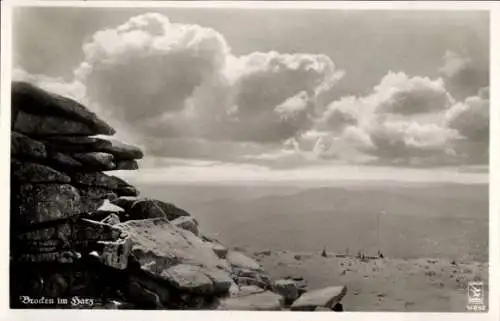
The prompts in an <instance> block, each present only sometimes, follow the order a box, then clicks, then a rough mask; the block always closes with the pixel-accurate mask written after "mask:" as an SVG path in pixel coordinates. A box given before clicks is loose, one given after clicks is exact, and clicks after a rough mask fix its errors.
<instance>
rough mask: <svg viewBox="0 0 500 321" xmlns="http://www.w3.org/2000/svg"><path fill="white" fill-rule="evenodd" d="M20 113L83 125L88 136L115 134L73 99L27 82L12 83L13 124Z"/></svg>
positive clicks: (109, 127)
mask: <svg viewBox="0 0 500 321" xmlns="http://www.w3.org/2000/svg"><path fill="white" fill-rule="evenodd" d="M20 111H23V112H26V113H31V114H37V115H41V116H57V117H60V118H61V119H69V120H74V121H76V122H81V123H84V124H86V126H87V127H88V128H89V130H90V132H91V133H90V134H88V135H97V134H103V135H113V134H114V133H115V130H114V129H113V128H112V127H111V126H109V125H108V124H107V123H106V122H104V121H103V120H101V119H100V118H99V117H97V115H96V114H95V113H93V112H91V111H90V110H88V109H87V108H86V107H85V106H83V105H82V104H80V103H78V102H76V101H75V100H73V99H70V98H66V97H63V96H60V95H57V94H53V93H49V92H47V91H45V90H43V89H40V88H38V87H36V86H34V85H32V84H30V83H27V82H13V83H12V118H13V119H12V120H13V122H16V121H17V118H18V117H19V114H18V113H19V112H20ZM60 126H62V124H60ZM76 134H78V133H76Z"/></svg>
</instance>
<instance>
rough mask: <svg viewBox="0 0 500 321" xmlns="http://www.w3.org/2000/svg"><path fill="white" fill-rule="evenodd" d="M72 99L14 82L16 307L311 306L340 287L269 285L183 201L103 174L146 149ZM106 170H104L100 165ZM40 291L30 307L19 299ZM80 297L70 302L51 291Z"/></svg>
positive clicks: (130, 163) (328, 300) (331, 298)
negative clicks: (145, 194) (147, 194)
mask: <svg viewBox="0 0 500 321" xmlns="http://www.w3.org/2000/svg"><path fill="white" fill-rule="evenodd" d="M114 133H115V130H114V129H113V128H112V127H111V126H109V125H108V124H107V123H106V122H104V121H103V120H101V119H99V118H98V117H97V115H95V114H94V113H92V112H90V111H89V110H87V109H86V108H85V107H84V106H83V105H81V104H80V103H78V102H76V101H74V100H71V99H69V98H65V97H61V96H59V95H55V94H52V93H49V92H46V91H44V90H42V89H39V88H37V87H35V86H33V85H31V84H28V83H23V82H15V83H13V85H12V132H11V155H12V158H11V213H10V218H11V220H10V222H11V244H10V245H11V247H10V248H11V251H10V258H11V262H10V268H11V270H10V275H11V282H10V284H11V293H10V294H11V306H12V307H13V308H105V309H122V308H127V309H220V310H282V309H286V308H287V307H288V306H290V305H291V308H292V309H297V310H304V309H306V310H309V309H311V306H312V305H318V306H326V307H330V305H332V304H334V303H336V302H338V301H339V300H340V298H341V296H342V295H343V294H342V293H344V294H345V291H344V292H342V291H340V292H339V291H337V290H332V289H327V290H324V291H323V292H312V293H308V292H306V293H305V294H304V292H305V291H306V290H305V285H304V284H303V282H302V280H296V279H286V280H279V281H276V282H274V281H273V280H272V279H271V278H270V277H269V275H267V274H266V273H265V272H264V271H263V268H262V266H261V265H260V264H259V263H257V262H256V261H255V260H254V259H253V258H251V257H249V256H247V255H245V254H243V253H241V252H239V251H236V250H229V249H228V248H227V247H226V246H224V245H223V244H221V243H219V242H218V241H215V240H212V239H210V238H208V237H207V236H205V235H204V234H203V230H202V228H201V227H200V226H199V223H198V221H197V220H196V219H195V218H194V217H193V216H191V215H190V213H188V212H186V211H185V210H183V209H181V208H178V207H177V206H175V205H174V204H171V203H167V202H163V201H160V200H154V199H148V198H140V197H138V195H139V191H138V190H137V189H136V188H135V187H134V186H131V185H129V184H128V183H127V182H126V181H124V180H122V179H120V178H118V177H116V176H113V175H111V174H109V171H113V170H135V169H137V168H138V163H137V160H138V159H141V158H142V157H143V153H142V151H141V150H140V149H139V148H137V147H134V146H130V145H127V144H124V143H121V142H117V141H115V140H112V139H111V138H110V139H106V138H102V137H95V135H113V134H114ZM103 171H106V173H104V172H103ZM26 296H28V297H33V298H35V297H36V298H42V297H43V298H45V300H44V301H43V302H40V304H36V305H29V306H26V305H24V304H23V302H22V300H20V298H21V297H26ZM68 297H79V298H85V300H84V301H82V302H80V303H79V304H78V305H72V304H71V303H64V302H59V300H57V298H68Z"/></svg>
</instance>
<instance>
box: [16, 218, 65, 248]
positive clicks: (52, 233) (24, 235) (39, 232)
mask: <svg viewBox="0 0 500 321" xmlns="http://www.w3.org/2000/svg"><path fill="white" fill-rule="evenodd" d="M72 233H73V223H72V222H71V221H69V220H68V221H63V222H61V223H56V224H53V225H50V226H47V227H42V228H39V229H35V230H29V231H23V232H20V231H16V233H14V234H13V235H12V238H13V240H14V241H16V242H33V243H35V242H40V241H48V240H60V241H62V242H64V243H67V244H68V245H69V241H70V240H71V235H72Z"/></svg>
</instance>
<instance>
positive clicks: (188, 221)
mask: <svg viewBox="0 0 500 321" xmlns="http://www.w3.org/2000/svg"><path fill="white" fill-rule="evenodd" d="M172 224H174V225H175V226H177V227H178V228H181V229H184V230H186V231H189V232H191V233H193V234H194V235H196V236H198V235H199V230H198V221H196V219H195V218H194V217H192V216H181V217H178V218H176V219H175V220H173V221H172Z"/></svg>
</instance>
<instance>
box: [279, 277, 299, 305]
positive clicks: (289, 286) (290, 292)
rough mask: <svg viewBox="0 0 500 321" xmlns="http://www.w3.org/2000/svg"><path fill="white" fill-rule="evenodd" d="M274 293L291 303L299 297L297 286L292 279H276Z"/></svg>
mask: <svg viewBox="0 0 500 321" xmlns="http://www.w3.org/2000/svg"><path fill="white" fill-rule="evenodd" d="M274 289H275V291H276V293H278V294H279V295H281V296H283V297H284V298H285V301H286V302H289V303H292V302H293V301H295V300H296V299H297V298H298V297H299V288H298V286H297V283H296V282H295V281H294V280H290V279H288V280H285V279H282V280H277V281H276V282H274Z"/></svg>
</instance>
